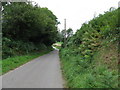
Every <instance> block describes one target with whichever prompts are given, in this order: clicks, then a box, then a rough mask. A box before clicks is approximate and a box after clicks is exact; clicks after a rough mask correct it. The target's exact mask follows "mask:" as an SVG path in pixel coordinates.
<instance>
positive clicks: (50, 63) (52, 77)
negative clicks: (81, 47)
mask: <svg viewBox="0 0 120 90" xmlns="http://www.w3.org/2000/svg"><path fill="white" fill-rule="evenodd" d="M63 84H64V83H63V79H62V74H61V70H60V61H59V56H58V51H57V50H54V51H52V52H50V53H49V54H46V55H43V56H41V57H39V58H36V59H34V60H32V61H30V62H28V63H26V64H24V65H22V66H20V67H19V68H17V69H15V70H13V71H10V72H8V73H7V74H5V75H3V76H2V88H63Z"/></svg>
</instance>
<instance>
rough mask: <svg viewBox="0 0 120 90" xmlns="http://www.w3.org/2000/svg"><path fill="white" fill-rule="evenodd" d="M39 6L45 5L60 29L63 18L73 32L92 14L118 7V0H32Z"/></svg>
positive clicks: (90, 17)
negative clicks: (56, 20) (58, 23)
mask: <svg viewBox="0 0 120 90" xmlns="http://www.w3.org/2000/svg"><path fill="white" fill-rule="evenodd" d="M32 1H35V2H37V3H38V5H40V6H41V7H47V8H48V9H49V10H51V11H52V12H53V13H54V14H55V15H56V16H57V18H58V21H60V23H61V24H60V25H59V28H60V30H62V29H64V19H65V18H66V19H67V29H68V28H72V29H73V30H74V32H75V31H76V30H77V29H79V28H80V27H81V25H82V24H83V23H84V22H86V21H89V20H91V19H92V18H93V17H94V14H95V15H96V16H97V15H99V14H103V13H104V11H108V10H109V8H110V7H115V8H117V7H118V2H119V0H32Z"/></svg>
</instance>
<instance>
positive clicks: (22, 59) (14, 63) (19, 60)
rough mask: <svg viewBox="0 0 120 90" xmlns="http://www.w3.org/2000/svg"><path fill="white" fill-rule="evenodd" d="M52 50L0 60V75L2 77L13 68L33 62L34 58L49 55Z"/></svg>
mask: <svg viewBox="0 0 120 90" xmlns="http://www.w3.org/2000/svg"><path fill="white" fill-rule="evenodd" d="M52 50H53V49H48V50H44V51H41V52H36V53H30V54H27V55H22V56H14V57H10V58H7V59H4V60H1V61H0V65H2V71H1V72H0V75H3V74H5V73H7V72H8V71H10V70H14V69H15V68H17V67H19V66H21V65H23V64H25V63H27V62H29V61H31V60H33V59H34V58H37V57H39V56H42V55H44V54H46V53H49V52H50V51H52Z"/></svg>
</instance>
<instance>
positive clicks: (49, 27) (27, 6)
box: [2, 2, 58, 58]
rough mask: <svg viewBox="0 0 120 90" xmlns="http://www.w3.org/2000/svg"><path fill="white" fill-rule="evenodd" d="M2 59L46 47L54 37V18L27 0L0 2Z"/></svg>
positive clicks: (55, 36) (55, 22) (55, 18)
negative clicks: (25, 0) (0, 8)
mask: <svg viewBox="0 0 120 90" xmlns="http://www.w3.org/2000/svg"><path fill="white" fill-rule="evenodd" d="M2 5H3V10H2V12H3V15H2V19H3V22H2V33H3V58H7V57H9V56H14V55H22V54H26V53H29V52H33V51H39V50H41V49H45V48H46V49H47V47H49V46H51V45H52V43H54V42H55V41H56V38H57V24H58V21H57V17H56V16H55V15H54V14H53V13H52V12H51V11H50V10H48V8H41V7H39V6H38V5H33V4H32V3H31V2H27V3H25V2H19V3H18V2H11V3H10V2H9V3H2Z"/></svg>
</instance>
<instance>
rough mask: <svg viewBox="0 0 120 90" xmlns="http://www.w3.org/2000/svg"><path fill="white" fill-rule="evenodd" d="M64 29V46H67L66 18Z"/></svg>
mask: <svg viewBox="0 0 120 90" xmlns="http://www.w3.org/2000/svg"><path fill="white" fill-rule="evenodd" d="M64 31H65V36H64V46H66V19H64Z"/></svg>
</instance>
